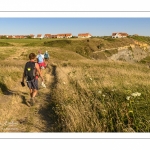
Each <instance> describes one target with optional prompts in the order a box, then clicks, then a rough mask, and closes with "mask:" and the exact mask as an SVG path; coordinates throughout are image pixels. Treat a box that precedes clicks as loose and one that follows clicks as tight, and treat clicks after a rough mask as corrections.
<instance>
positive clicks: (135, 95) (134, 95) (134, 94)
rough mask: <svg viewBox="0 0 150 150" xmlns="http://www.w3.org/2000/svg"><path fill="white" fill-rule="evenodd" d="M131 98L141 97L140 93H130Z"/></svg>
mask: <svg viewBox="0 0 150 150" xmlns="http://www.w3.org/2000/svg"><path fill="white" fill-rule="evenodd" d="M131 96H133V97H137V96H141V93H138V92H135V93H132V94H131Z"/></svg>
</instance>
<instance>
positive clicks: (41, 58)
mask: <svg viewBox="0 0 150 150" xmlns="http://www.w3.org/2000/svg"><path fill="white" fill-rule="evenodd" d="M36 58H37V63H38V64H39V67H40V69H45V67H46V64H45V61H44V55H43V54H42V53H41V51H40V50H39V51H38V55H37V56H36Z"/></svg>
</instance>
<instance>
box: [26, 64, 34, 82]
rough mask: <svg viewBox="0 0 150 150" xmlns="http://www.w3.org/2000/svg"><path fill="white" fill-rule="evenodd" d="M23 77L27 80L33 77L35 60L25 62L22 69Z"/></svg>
mask: <svg viewBox="0 0 150 150" xmlns="http://www.w3.org/2000/svg"><path fill="white" fill-rule="evenodd" d="M24 74H25V77H26V78H27V81H31V80H33V79H34V78H35V62H30V61H29V62H27V63H26V65H25V69H24Z"/></svg>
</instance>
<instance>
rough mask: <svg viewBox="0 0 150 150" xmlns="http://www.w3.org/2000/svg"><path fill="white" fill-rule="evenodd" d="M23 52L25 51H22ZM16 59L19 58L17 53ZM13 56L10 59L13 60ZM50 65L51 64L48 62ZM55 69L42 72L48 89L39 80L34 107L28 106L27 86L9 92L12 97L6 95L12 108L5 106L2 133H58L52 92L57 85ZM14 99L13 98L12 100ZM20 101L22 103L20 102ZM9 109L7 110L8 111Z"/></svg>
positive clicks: (0, 123) (50, 68)
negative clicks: (55, 84) (5, 116)
mask: <svg viewBox="0 0 150 150" xmlns="http://www.w3.org/2000/svg"><path fill="white" fill-rule="evenodd" d="M22 51H23V50H22ZM14 56H15V57H19V54H18V53H17V52H16V54H15V55H14ZM14 56H11V58H9V59H13V57H14ZM48 63H49V62H48ZM55 71H56V70H55V67H53V66H51V65H50V63H49V65H48V67H47V68H46V69H44V70H42V73H43V75H44V80H45V84H46V88H44V87H42V86H41V80H40V78H39V91H38V94H37V96H36V99H35V100H36V103H35V105H34V106H31V107H29V106H27V104H26V100H29V98H30V97H29V89H28V88H27V86H25V87H20V89H19V90H18V87H16V86H14V87H13V88H12V89H11V90H10V91H9V92H10V95H11V98H10V95H5V97H4V98H5V99H8V97H9V99H8V101H9V102H8V103H9V105H10V107H9V108H8V106H4V108H5V110H4V111H8V109H9V112H8V113H6V115H7V118H8V116H10V117H9V119H4V120H3V121H2V122H0V131H1V132H54V131H56V120H57V115H56V114H55V112H54V103H53V100H52V99H51V94H52V93H51V91H52V88H53V85H54V83H55V75H56V73H55ZM12 97H13V98H12ZM19 100H20V101H19ZM6 107H7V109H6Z"/></svg>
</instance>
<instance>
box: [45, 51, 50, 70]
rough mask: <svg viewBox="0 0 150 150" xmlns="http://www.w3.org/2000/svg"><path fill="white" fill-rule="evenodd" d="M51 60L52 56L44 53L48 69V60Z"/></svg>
mask: <svg viewBox="0 0 150 150" xmlns="http://www.w3.org/2000/svg"><path fill="white" fill-rule="evenodd" d="M49 58H50V56H49V54H48V52H47V51H46V52H45V53H44V60H45V65H46V67H47V66H48V60H49Z"/></svg>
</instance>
